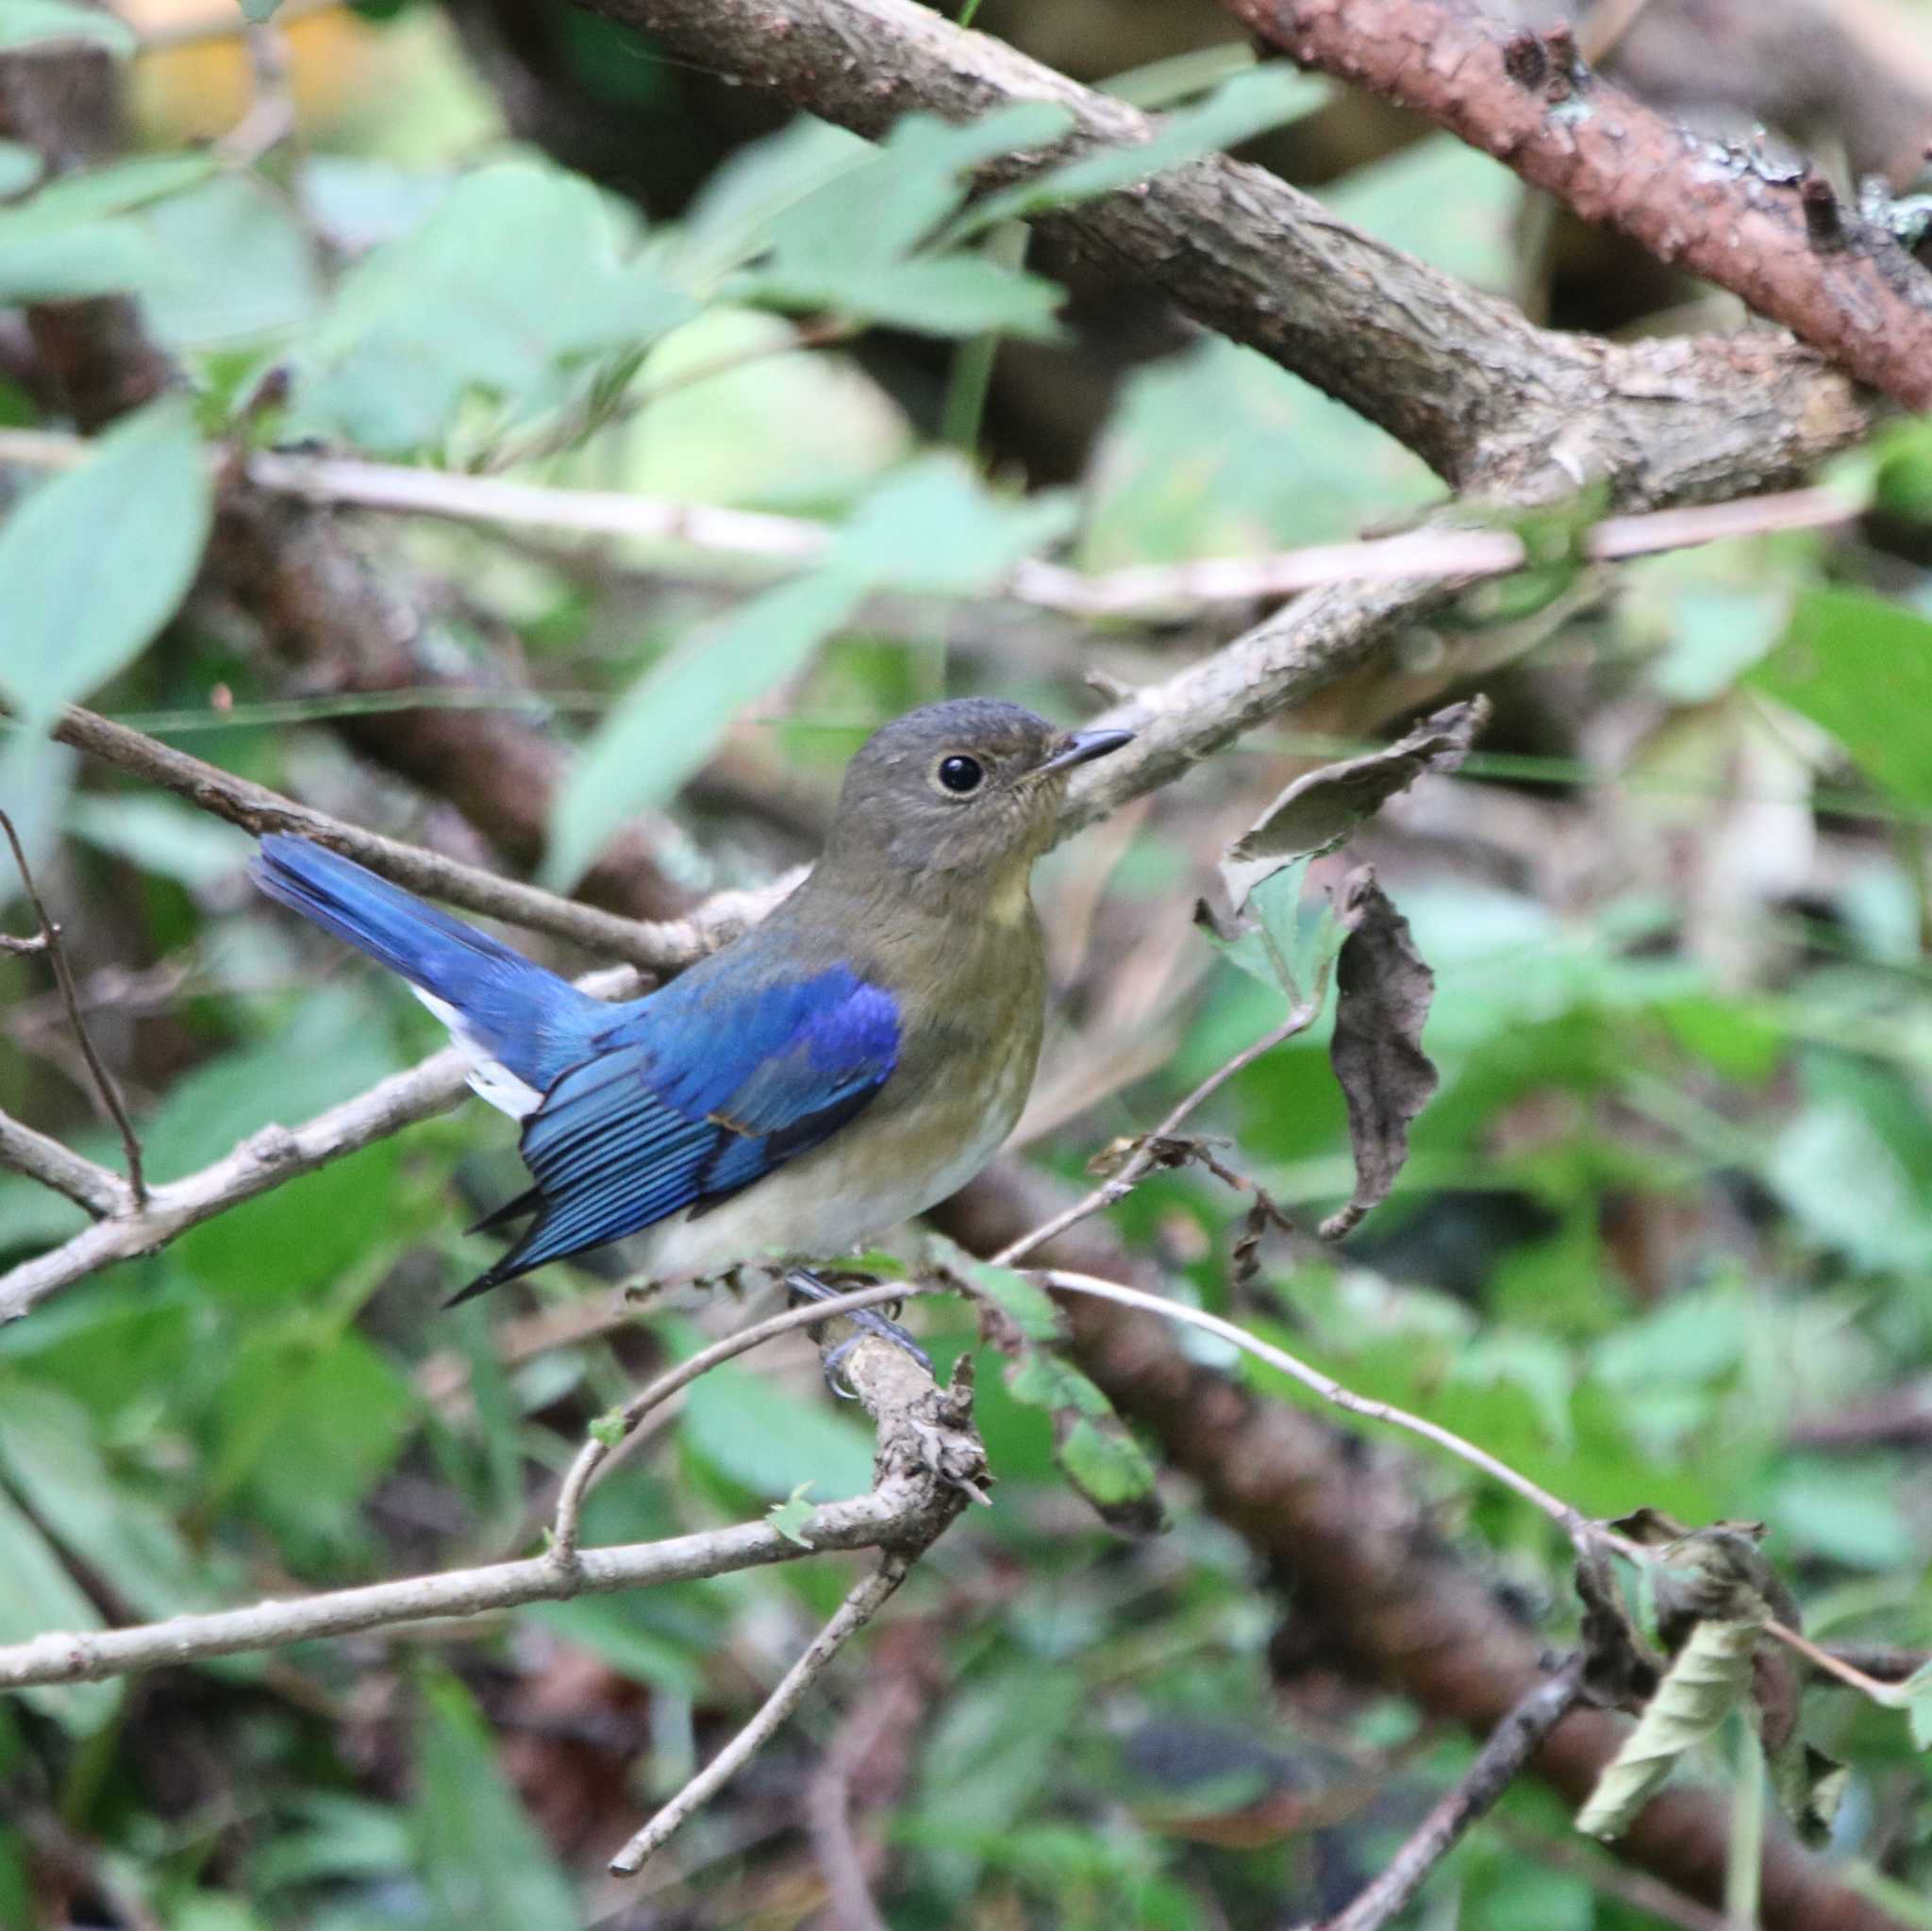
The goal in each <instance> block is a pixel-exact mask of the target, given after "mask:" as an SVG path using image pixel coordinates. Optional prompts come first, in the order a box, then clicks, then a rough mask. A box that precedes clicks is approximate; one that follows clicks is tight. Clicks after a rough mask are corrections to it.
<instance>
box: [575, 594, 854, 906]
mask: <svg viewBox="0 0 1932 1931" xmlns="http://www.w3.org/2000/svg"><path fill="white" fill-rule="evenodd" d="M864 594H865V585H864V583H863V582H862V581H861V580H860V579H858V577H856V576H854V575H852V574H850V573H844V572H837V571H830V570H822V571H818V572H815V573H813V574H811V575H808V576H802V577H799V578H797V579H796V580H794V581H793V582H791V583H785V584H780V585H779V586H778V587H777V588H776V589H775V590H771V591H766V592H765V593H764V595H763V596H760V597H755V598H753V600H752V601H751V602H750V603H748V604H746V605H745V606H744V607H743V608H741V609H740V610H739V611H738V612H737V613H736V614H735V615H734V616H732V617H730V618H728V619H727V620H726V621H725V622H724V623H723V624H708V625H706V626H704V627H703V628H702V629H699V630H697V631H695V632H693V633H692V634H691V636H689V637H687V638H686V639H685V640H684V641H682V642H681V643H679V644H677V645H676V646H675V648H674V649H672V650H670V651H668V652H667V653H666V654H665V655H664V656H663V657H662V658H659V659H658V662H657V663H655V664H654V665H652V667H651V668H650V670H648V671H647V672H645V674H643V676H641V678H639V680H638V681H637V682H636V683H635V684H634V685H632V686H631V688H630V690H629V691H628V692H627V693H626V694H625V698H624V701H623V702H622V703H621V704H619V705H618V706H617V707H616V708H615V709H614V710H612V711H611V713H610V714H609V716H608V717H607V718H606V719H605V720H604V722H603V723H602V724H600V725H599V726H598V727H597V729H596V730H595V731H593V732H592V733H591V737H590V738H589V740H588V741H586V743H585V744H584V747H583V749H582V750H581V751H580V752H579V753H578V754H577V757H576V761H575V764H573V766H572V767H571V774H570V777H569V779H568V780H567V781H566V783H565V784H564V786H563V788H562V790H561V791H559V792H558V798H557V803H556V805H555V806H554V807H552V811H551V819H550V842H549V848H548V850H547V852H546V853H545V855H544V860H543V881H544V883H545V884H546V885H549V886H551V887H553V888H555V889H557V890H559V891H560V890H564V889H566V888H568V887H569V886H571V885H574V884H575V882H576V881H577V880H578V879H579V878H581V877H582V876H583V874H584V873H585V872H586V871H587V870H588V869H589V868H590V865H591V860H592V859H593V858H595V857H596V856H597V854H598V852H599V851H600V850H601V849H602V847H603V845H604V842H605V841H606V840H607V839H608V838H609V837H610V835H611V833H612V832H614V831H615V830H616V829H617V828H618V826H619V825H620V824H623V823H624V821H625V819H626V818H628V817H630V816H632V815H633V814H634V813H636V812H639V811H645V810H649V809H650V808H651V807H654V806H658V805H662V804H663V803H665V802H666V800H668V799H669V798H671V797H672V796H674V795H675V792H676V791H677V788H678V787H679V786H680V785H681V784H683V783H684V781H685V779H686V778H688V777H689V776H690V775H691V773H692V772H694V771H696V770H697V769H698V768H699V767H700V766H701V765H702V764H703V763H704V762H705V760H706V759H707V758H708V757H710V755H711V753H712V752H713V751H715V750H716V749H717V747H718V745H719V743H720V742H721V741H723V739H724V733H725V732H726V731H727V730H728V729H729V728H730V726H731V724H732V721H733V720H734V719H735V718H737V717H738V715H739V714H740V713H741V711H742V710H744V709H745V707H747V706H748V705H751V704H754V703H756V702H757V701H758V699H759V698H761V697H766V696H769V695H770V694H771V693H772V692H773V691H775V690H776V689H777V688H778V687H779V686H780V685H781V684H783V683H785V682H786V681H787V680H788V679H790V678H791V677H794V676H796V675H797V674H799V672H801V671H802V670H803V669H804V668H805V666H806V664H807V662H808V660H809V659H810V658H811V655H812V653H813V652H814V651H816V650H817V649H818V647H819V645H820V644H821V643H822V642H823V641H824V640H825V638H827V637H828V636H830V635H831V633H832V632H833V631H834V630H836V629H837V628H838V627H839V625H840V624H842V623H843V622H844V621H845V620H846V618H848V617H849V616H850V615H851V614H852V612H853V610H854V609H855V608H858V603H859V601H860V599H861V598H862V597H863V596H864Z"/></svg>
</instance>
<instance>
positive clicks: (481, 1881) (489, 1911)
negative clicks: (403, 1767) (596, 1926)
mask: <svg viewBox="0 0 1932 1931" xmlns="http://www.w3.org/2000/svg"><path fill="white" fill-rule="evenodd" d="M416 1762H417V1771H418V1775H419V1778H420V1780H421V1781H420V1794H419V1796H418V1798H417V1801H416V1807H415V1812H414V1816H413V1819H412V1822H413V1825H414V1830H415V1837H416V1844H417V1856H418V1862H419V1868H420V1869H421V1871H422V1873H423V1880H424V1883H425V1886H426V1888H427V1889H428V1891H429V1896H430V1900H431V1906H432V1909H433V1912H434V1917H433V1920H432V1923H433V1926H434V1931H577V1926H578V1925H579V1924H581V1923H582V1922H583V1920H582V1917H581V1915H580V1913H579V1910H578V1906H577V1901H576V1898H575V1896H574V1895H573V1893H572V1889H571V1886H570V1883H569V1880H568V1879H567V1878H566V1877H565V1876H564V1874H563V1873H562V1872H561V1871H560V1870H559V1869H558V1866H557V1864H556V1862H555V1861H554V1860H553V1858H552V1857H551V1856H550V1852H549V1850H548V1848H547V1847H546V1846H545V1844H544V1842H543V1839H541V1837H540V1836H539V1835H538V1833H537V1828H536V1826H535V1825H534V1824H533V1823H531V1822H530V1818H529V1815H528V1813H527V1812H526V1811H525V1809H524V1806H522V1805H521V1804H520V1803H518V1801H517V1798H516V1793H515V1791H513V1790H511V1789H510V1787H509V1785H508V1782H507V1781H506V1780H505V1778H504V1775H503V1772H502V1770H501V1769H500V1767H499V1766H498V1764H497V1760H496V1749H495V1740H494V1739H493V1738H492V1737H491V1732H490V1729H489V1726H488V1725H487V1724H486V1723H484V1721H483V1717H482V1714H481V1712H480V1711H479V1710H478V1709H477V1707H476V1705H475V1701H474V1700H473V1699H472V1697H471V1695H470V1693H469V1691H468V1690H465V1689H464V1688H463V1686H462V1685H461V1684H460V1683H458V1681H457V1679H456V1678H455V1677H454V1676H452V1675H450V1674H448V1673H446V1672H444V1671H440V1670H439V1671H435V1672H433V1673H425V1678H424V1682H423V1709H422V1716H421V1719H420V1721H419V1723H418V1725H417V1733H416Z"/></svg>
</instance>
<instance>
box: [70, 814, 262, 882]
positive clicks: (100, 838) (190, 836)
mask: <svg viewBox="0 0 1932 1931" xmlns="http://www.w3.org/2000/svg"><path fill="white" fill-rule="evenodd" d="M67 829H68V830H69V831H70V832H72V833H73V834H74V836H75V838H78V839H82V840H84V841H86V842H87V843H89V844H91V845H94V846H97V847H98V848H99V849H100V850H102V851H104V852H112V853H113V854H114V855H115V856H116V857H122V858H125V859H127V860H128V861H129V862H130V863H132V864H135V865H138V866H139V867H140V868H141V869H142V871H143V872H152V873H155V874H157V875H158V876H160V877H163V878H173V879H175V881H176V882H177V883H179V884H181V885H185V886H188V887H189V888H190V889H191V890H192V891H200V890H202V889H203V888H205V887H207V886H210V885H214V884H217V883H218V882H220V881H221V880H222V879H225V878H232V877H233V876H234V875H235V874H237V873H238V872H240V871H242V870H243V869H244V868H245V867H246V865H247V863H248V861H249V859H250V858H251V857H253V856H254V854H255V841H254V840H253V839H252V838H250V837H249V836H248V834H247V833H246V832H245V831H242V830H240V829H239V828H238V827H236V826H235V825H232V824H225V823H224V822H223V821H222V820H221V819H219V818H210V817H209V816H208V814H207V812H205V811H197V810H195V809H194V808H193V807H192V806H189V805H183V804H180V803H178V802H177V801H176V800H175V799H174V798H170V797H166V796H163V795H162V794H161V793H160V792H158V791H156V792H141V791H128V792H121V793H117V794H116V795H115V796H113V797H111V798H109V797H102V796H100V795H98V794H94V793H85V792H84V793H82V794H81V795H80V796H79V797H76V798H75V799H74V800H73V801H72V802H71V803H70V804H69V805H68V807H67Z"/></svg>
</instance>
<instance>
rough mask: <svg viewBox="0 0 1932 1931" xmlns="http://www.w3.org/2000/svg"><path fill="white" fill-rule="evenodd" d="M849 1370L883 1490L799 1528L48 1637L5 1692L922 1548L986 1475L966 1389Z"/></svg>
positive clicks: (733, 1533)
mask: <svg viewBox="0 0 1932 1931" xmlns="http://www.w3.org/2000/svg"><path fill="white" fill-rule="evenodd" d="M845 1371H846V1377H847V1379H848V1380H849V1381H850V1383H851V1385H852V1387H853V1388H854V1390H856V1392H857V1393H858V1397H859V1399H860V1400H861V1401H862V1402H864V1404H865V1406H866V1407H867V1410H868V1411H869V1412H870V1413H871V1415H872V1416H873V1419H874V1423H876V1426H877V1431H878V1448H877V1459H876V1463H875V1472H874V1485H873V1488H872V1490H870V1491H869V1492H868V1493H866V1494H864V1495H860V1496H857V1497H855V1498H853V1499H852V1500H851V1501H847V1502H827V1503H824V1504H822V1505H821V1506H820V1507H817V1508H815V1509H813V1510H812V1512H811V1514H810V1515H809V1516H808V1517H807V1519H806V1521H805V1522H804V1523H803V1524H802V1525H800V1526H799V1527H797V1528H795V1529H791V1530H790V1531H789V1532H788V1531H787V1530H786V1529H782V1528H780V1527H778V1526H776V1525H775V1524H774V1523H770V1522H756V1523H739V1524H737V1525H735V1526H733V1527H730V1528H724V1529H712V1530H708V1531H707V1532H705V1533H704V1534H701V1535H691V1536H675V1537H672V1538H670V1539H669V1540H665V1541H661V1542H633V1543H625V1544H622V1545H619V1546H616V1547H612V1548H605V1549H582V1550H578V1551H576V1552H575V1554H574V1555H573V1556H571V1558H570V1559H569V1560H568V1561H559V1560H558V1559H557V1557H556V1556H555V1555H554V1554H547V1555H543V1556H532V1557H529V1558H527V1559H525V1560H523V1561H518V1562H496V1563H491V1564H488V1565H487V1566H485V1567H482V1568H477V1569H462V1570H453V1571H450V1572H449V1573H444V1574H440V1575H420V1576H410V1577H408V1578H407V1579H406V1580H403V1581H399V1582H382V1583H373V1584H371V1585H369V1586H367V1587H366V1588H362V1589H349V1590H328V1591H327V1592H325V1593H324V1594H320V1595H314V1596H308V1597H303V1598H300V1599H298V1600H296V1601H293V1602H281V1603H277V1602H268V1603H258V1604H257V1605H256V1606H254V1607H252V1608H246V1609H223V1610H217V1611H215V1612H213V1613H212V1614H208V1615H196V1616H176V1617H174V1618H171V1619H170V1620H169V1621H168V1622H165V1623H143V1624H142V1625H140V1626H139V1627H136V1628H130V1629H104V1630H75V1631H70V1632H63V1633H60V1634H56V1635H46V1636H37V1637H35V1638H33V1639H32V1640H29V1641H27V1642H20V1643H12V1644H8V1645H7V1646H6V1647H4V1648H0V1690H25V1689H30V1688H32V1687H34V1686H35V1685H37V1684H43V1683H93V1682H98V1681H99V1680H101V1679H102V1678H103V1677H108V1676H122V1675H128V1674H132V1673H135V1672H137V1671H141V1670H151V1669H158V1668H161V1667H164V1666H169V1665H175V1664H180V1663H190V1662H199V1661H201V1660H203V1659H205V1658H207V1657H208V1656H233V1655H235V1654H236V1653H237V1652H239V1651H242V1650H257V1649H281V1648H285V1647H287V1646H288V1645H290V1644H291V1643H297V1642H311V1641H315V1640H319V1639H322V1638H325V1637H336V1636H350V1635H354V1634H356V1633H357V1632H358V1631H360V1630H365V1629H383V1628H390V1627H392V1626H395V1625H397V1624H400V1623H421V1622H425V1621H429V1620H432V1619H435V1618H439V1617H447V1616H475V1615H479V1614H484V1613H487V1612H489V1611H491V1610H498V1609H514V1608H518V1607H521V1606H523V1605H525V1604H526V1603H555V1602H565V1601H568V1600H569V1599H570V1598H571V1597H573V1596H577V1595H603V1594H608V1593H609V1592H611V1591H612V1590H627V1589H644V1588H649V1587H651V1586H653V1585H655V1584H658V1583H666V1582H689V1581H693V1580H696V1579H698V1578H700V1577H704V1576H710V1575H724V1574H727V1573H732V1572H735V1571H737V1570H741V1569H757V1568H764V1567H767V1566H768V1565H770V1564H772V1563H774V1562H792V1561H796V1560H798V1559H799V1558H800V1557H801V1556H808V1555H815V1554H820V1553H823V1552H824V1551H827V1550H834V1549H867V1548H877V1549H884V1550H887V1551H889V1552H893V1553H899V1554H904V1555H907V1556H916V1555H917V1553H918V1552H919V1551H920V1550H921V1549H923V1548H924V1547H925V1546H926V1545H927V1544H929V1543H930V1542H931V1541H932V1540H934V1539H935V1538H936V1537H937V1536H938V1535H939V1534H940V1533H941V1531H942V1530H943V1529H944V1528H945V1526H946V1524H947V1523H950V1522H951V1521H952V1520H953V1518H954V1517H955V1516H956V1515H957V1514H958V1512H959V1510H960V1509H961V1508H962V1507H964V1506H965V1501H966V1497H965V1494H964V1491H963V1490H961V1489H960V1488H959V1487H958V1482H957V1474H958V1470H959V1468H960V1467H961V1466H962V1465H964V1464H971V1465H973V1466H975V1467H977V1468H978V1470H979V1471H980V1473H981V1476H982V1478H983V1474H984V1458H983V1457H982V1456H981V1455H980V1452H979V1449H978V1442H977V1438H976V1437H975V1436H974V1434H973V1433H972V1427H971V1421H970V1410H969V1407H968V1406H967V1398H966V1395H965V1393H964V1391H963V1390H960V1389H958V1388H955V1389H953V1390H941V1389H939V1388H938V1387H936V1386H935V1384H934V1382H933V1379H932V1377H931V1375H929V1374H928V1373H926V1372H925V1370H924V1368H923V1367H921V1366H920V1364H919V1363H917V1362H916V1361H914V1360H913V1359H912V1357H910V1356H909V1355H908V1354H906V1353H905V1352H904V1351H903V1350H901V1349H899V1348H895V1347H893V1346H891V1344H890V1343H888V1342H885V1341H881V1340H876V1339H875V1338H871V1337H868V1338H867V1339H865V1340H861V1341H860V1342H859V1344H858V1346H857V1347H855V1348H854V1349H853V1351H852V1354H851V1356H850V1357H849V1358H848V1360H847V1362H846V1364H845Z"/></svg>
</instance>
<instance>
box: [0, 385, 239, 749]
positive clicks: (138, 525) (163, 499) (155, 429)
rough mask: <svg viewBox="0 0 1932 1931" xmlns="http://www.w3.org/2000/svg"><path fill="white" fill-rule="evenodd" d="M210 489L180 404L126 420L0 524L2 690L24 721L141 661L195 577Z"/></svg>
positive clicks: (161, 405) (37, 721) (156, 406)
mask: <svg viewBox="0 0 1932 1931" xmlns="http://www.w3.org/2000/svg"><path fill="white" fill-rule="evenodd" d="M212 507H213V492H212V489H211V486H210V482H209V477H208V466H207V464H206V463H205V462H204V461H203V459H202V448H201V442H200V440H199V439H198V438H197V437H196V435H195V433H194V424H193V420H192V416H191V415H190V413H189V409H188V406H187V404H186V402H185V401H182V400H180V399H178V398H175V397H169V398H167V399H165V400H163V401H160V402H158V403H153V404H150V405H149V406H148V407H147V408H144V409H142V410H140V411H139V412H138V413H136V414H135V415H133V416H130V417H127V418H126V419H125V420H124V421H123V422H122V423H121V424H119V425H117V426H116V427H115V428H113V429H112V430H110V431H109V432H108V434H107V435H106V436H104V437H102V438H101V439H100V441H98V442H97V443H96V444H95V445H94V446H93V449H92V452H91V454H90V456H89V458H88V460H87V461H86V462H85V463H83V464H82V465H81V466H80V468H78V469H75V470H70V471H68V472H67V473H66V474H63V475H58V476H56V477H54V478H53V479H52V480H51V481H49V482H45V483H42V485H41V486H40V487H39V488H38V489H37V490H35V491H33V492H32V494H31V495H29V496H28V497H27V498H26V499H25V502H23V503H22V504H21V505H20V507H19V508H16V509H15V510H14V511H13V513H12V515H11V516H9V517H8V520H7V522H6V524H4V525H0V610H5V611H6V612H7V619H6V622H7V629H8V636H7V648H6V651H5V652H4V654H0V692H4V693H5V694H6V695H7V696H8V697H9V698H10V699H11V700H12V702H13V704H14V706H15V707H17V709H18V710H19V712H20V715H21V718H22V721H23V722H24V723H25V724H27V725H28V726H29V728H35V729H37V728H39V727H41V726H42V725H44V724H48V723H49V722H51V721H52V720H53V719H54V718H55V717H56V716H58V713H59V711H60V709H61V707H62V706H64V705H67V704H70V703H72V702H74V701H75V699H77V698H81V697H85V696H86V695H87V694H88V693H89V692H90V691H92V690H93V689H94V688H95V687H96V686H97V685H99V684H103V683H105V682H106V681H107V680H108V678H109V677H111V676H113V675H114V674H115V673H116V672H117V671H121V670H123V669H125V667H126V666H127V665H128V664H129V663H131V662H132V661H133V660H134V658H137V657H138V656H140V654H141V653H142V651H143V650H144V649H145V648H146V647H147V645H148V644H149V642H151V641H153V639H154V637H155V636H156V635H157V633H158V631H159V630H160V628H161V626H162V625H163V624H165V623H166V622H167V621H168V619H169V618H170V617H172V616H173V615H174V613H175V608H176V607H177V606H178V605H179V604H180V602H181V599H182V598H183V597H184V596H185V595H186V594H187V592H188V587H189V585H190V584H191V583H192V581H193V580H194V573H195V568H196V566H197V564H198V563H199V562H200V560H201V552H202V546H203V544H204V543H205V542H206V541H207V540H208V522H209V518H210V515H211V513H212Z"/></svg>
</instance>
